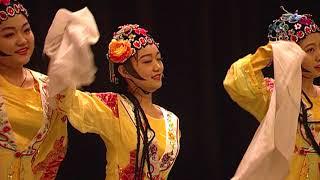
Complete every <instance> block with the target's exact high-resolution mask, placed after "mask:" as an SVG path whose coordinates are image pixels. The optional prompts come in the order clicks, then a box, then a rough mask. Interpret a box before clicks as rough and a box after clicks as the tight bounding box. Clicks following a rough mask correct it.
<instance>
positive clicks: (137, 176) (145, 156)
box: [113, 60, 155, 180]
mask: <svg viewBox="0 0 320 180" xmlns="http://www.w3.org/2000/svg"><path fill="white" fill-rule="evenodd" d="M120 65H124V67H125V69H126V70H127V71H128V73H130V74H131V75H132V76H134V77H135V75H134V74H133V72H135V73H136V71H135V69H134V68H133V66H132V63H131V60H128V61H127V62H125V64H115V66H114V70H115V71H114V73H115V75H116V77H117V79H118V81H117V84H115V86H114V89H113V91H114V92H117V93H119V94H122V95H124V96H125V97H127V98H128V99H129V100H130V101H131V103H132V104H133V106H134V107H133V113H134V117H135V121H136V125H135V126H136V130H137V149H136V158H135V168H134V180H141V179H143V174H144V173H143V169H144V165H145V163H147V169H148V175H149V178H150V179H152V175H151V164H150V154H149V147H150V144H151V142H152V141H153V139H154V137H155V132H154V130H153V129H152V128H151V126H150V124H149V121H148V119H147V117H146V114H145V112H144V111H143V109H142V107H141V105H140V103H139V101H138V99H137V98H136V97H135V96H134V95H133V93H132V92H130V91H129V90H128V83H127V81H126V80H125V79H124V78H123V77H122V76H121V75H120V73H119V72H118V67H119V66H120ZM136 74H137V75H138V73H136ZM137 88H138V87H137ZM150 132H151V133H152V137H151V138H150V140H149V138H148V134H149V133H150ZM141 139H142V143H143V145H142V152H141V158H139V153H140V146H141ZM139 160H140V161H139Z"/></svg>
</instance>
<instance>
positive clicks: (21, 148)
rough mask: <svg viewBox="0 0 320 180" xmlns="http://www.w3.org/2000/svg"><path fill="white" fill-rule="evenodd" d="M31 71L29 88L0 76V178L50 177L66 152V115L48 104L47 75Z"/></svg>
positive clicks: (47, 179)
mask: <svg viewBox="0 0 320 180" xmlns="http://www.w3.org/2000/svg"><path fill="white" fill-rule="evenodd" d="M31 73H32V75H33V77H34V83H35V85H34V87H33V88H30V89H24V88H20V87H17V86H14V85H12V84H10V83H9V82H8V81H7V80H6V79H5V78H3V77H2V76H0V179H1V180H7V179H9V180H10V179H14V180H22V179H24V180H35V179H43V180H51V179H54V178H55V176H56V174H57V171H58V168H59V165H60V163H61V161H62V160H63V158H64V156H65V153H66V143H67V129H66V121H67V117H66V116H65V114H63V113H61V112H57V111H54V110H52V109H50V108H49V107H48V103H47V91H46V79H47V77H46V76H44V75H42V74H40V73H37V72H34V71H31ZM57 98H58V97H57Z"/></svg>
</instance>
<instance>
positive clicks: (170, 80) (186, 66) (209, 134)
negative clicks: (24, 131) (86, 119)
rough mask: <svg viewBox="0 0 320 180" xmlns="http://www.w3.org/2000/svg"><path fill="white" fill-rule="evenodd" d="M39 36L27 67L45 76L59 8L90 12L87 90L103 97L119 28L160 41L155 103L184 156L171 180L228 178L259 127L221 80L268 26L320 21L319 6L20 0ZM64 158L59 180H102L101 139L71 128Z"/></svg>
mask: <svg viewBox="0 0 320 180" xmlns="http://www.w3.org/2000/svg"><path fill="white" fill-rule="evenodd" d="M24 3H25V6H26V7H27V8H28V10H29V13H30V22H31V25H32V29H33V31H34V33H35V37H36V50H35V53H34V56H33V57H32V60H31V62H30V63H29V65H28V66H29V67H31V68H32V69H35V70H39V71H41V72H43V73H46V69H47V61H46V60H44V59H43V58H42V57H41V54H42V48H43V42H44V38H45V36H46V33H47V30H48V28H49V26H50V23H51V21H52V19H53V17H54V14H55V13H56V11H57V10H58V9H59V8H67V9H69V10H72V11H75V10H79V9H81V8H83V7H85V6H87V7H88V8H89V9H90V10H91V11H92V13H93V15H94V16H95V18H96V22H97V24H98V28H99V30H100V33H101V38H100V40H99V42H98V43H97V44H96V45H94V46H93V47H92V49H93V51H94V54H95V60H96V65H97V67H98V68H99V70H98V72H97V74H96V80H95V82H94V83H93V84H92V85H90V86H88V87H84V90H87V91H95V92H99V91H108V90H110V84H109V83H108V76H107V74H108V73H107V69H108V68H107V61H106V58H105V54H106V47H107V43H108V41H110V38H111V35H112V32H113V31H115V30H116V28H117V27H118V26H119V25H122V24H127V23H138V24H141V25H143V26H145V27H147V29H149V30H150V31H151V33H152V34H153V35H154V37H155V39H156V40H157V41H158V42H159V43H160V47H161V51H162V55H163V56H164V58H165V68H166V69H165V79H164V85H163V87H162V88H161V89H160V90H159V92H157V94H156V103H158V104H160V105H161V106H163V107H165V108H167V109H169V110H171V111H173V112H174V113H176V114H177V115H178V116H179V117H180V128H181V132H182V138H181V151H180V154H179V157H178V159H177V161H176V163H175V165H174V167H173V169H172V171H171V174H170V177H169V179H196V180H198V179H218V180H219V179H230V178H231V177H232V175H233V174H234V172H235V170H236V167H237V165H238V163H239V162H240V160H241V157H242V155H243V153H244V152H245V150H246V147H247V146H248V144H249V142H250V139H251V137H252V136H253V134H254V131H255V129H256V128H257V126H258V123H257V122H256V121H255V120H254V118H253V117H252V116H251V115H249V114H248V113H246V112H244V111H243V110H242V109H240V108H239V107H238V106H237V105H236V104H235V103H234V102H232V101H231V99H230V98H229V97H228V95H227V94H226V92H225V91H224V89H223V86H222V81H223V79H224V76H225V73H226V71H227V69H228V67H229V66H230V65H231V63H232V62H233V61H235V60H236V59H238V58H240V57H242V56H244V55H246V54H248V53H253V52H254V50H255V49H256V48H257V47H258V46H260V45H263V44H265V43H267V38H266V33H267V27H268V24H269V23H271V21H272V20H273V19H275V18H278V17H279V16H280V14H281V13H282V10H281V9H280V5H284V6H285V7H286V9H287V10H289V11H291V12H294V11H295V10H296V9H299V10H300V13H311V14H314V15H320V1H319V0H308V1H301V0H290V1H289V0H287V1H276V0H273V1H257V0H252V1H248V0H246V1H245V0H242V1H239V0H224V1H219V2H218V1H212V0H194V1H191V0H189V1H188V0H170V1H169V0H161V1H152V0H131V1H129V0H104V1H103V0H99V1H98V0H50V1H49V0H24ZM68 130H69V145H68V153H67V156H66V159H65V161H64V162H63V164H62V166H61V168H60V170H59V173H58V177H57V179H59V180H65V179H68V180H69V179H77V180H79V179H81V180H82V179H84V180H87V179H88V180H96V179H97V180H99V179H104V177H105V163H106V162H105V151H106V148H105V146H104V144H103V142H102V141H101V140H100V139H99V136H97V135H93V134H81V133H79V132H78V131H77V130H75V129H73V128H72V127H71V126H69V127H68Z"/></svg>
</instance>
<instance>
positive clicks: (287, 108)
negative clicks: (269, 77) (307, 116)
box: [232, 41, 305, 180]
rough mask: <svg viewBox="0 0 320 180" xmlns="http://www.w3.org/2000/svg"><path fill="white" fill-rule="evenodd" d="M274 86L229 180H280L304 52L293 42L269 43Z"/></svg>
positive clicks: (292, 132) (290, 145)
mask: <svg viewBox="0 0 320 180" xmlns="http://www.w3.org/2000/svg"><path fill="white" fill-rule="evenodd" d="M272 51H273V64H274V76H275V89H274V91H273V93H272V96H271V101H270V105H269V109H268V112H267V114H266V116H265V118H264V119H263V121H262V122H261V124H260V126H259V128H258V129H257V131H256V133H255V135H254V137H253V139H252V141H251V143H250V145H249V147H248V149H247V151H246V153H245V155H244V157H243V159H242V161H241V163H240V165H239V167H238V169H237V171H236V174H235V175H234V177H233V178H232V180H283V179H285V178H286V176H287V175H288V172H289V167H290V160H291V159H290V158H291V155H292V154H293V150H294V145H295V140H296V131H297V126H298V116H299V112H300V101H301V85H302V84H301V83H302V72H301V63H302V61H303V59H304V57H305V52H304V51H303V50H302V49H301V48H300V47H299V46H298V45H297V44H296V43H294V42H289V41H276V42H273V43H272Z"/></svg>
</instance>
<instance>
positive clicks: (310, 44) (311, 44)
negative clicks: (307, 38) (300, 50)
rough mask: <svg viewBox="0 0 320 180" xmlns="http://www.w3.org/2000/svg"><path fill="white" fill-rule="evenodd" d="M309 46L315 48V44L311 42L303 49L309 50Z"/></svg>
mask: <svg viewBox="0 0 320 180" xmlns="http://www.w3.org/2000/svg"><path fill="white" fill-rule="evenodd" d="M310 46H316V43H314V42H311V43H309V44H307V45H306V46H305V47H304V48H309V47H310Z"/></svg>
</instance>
